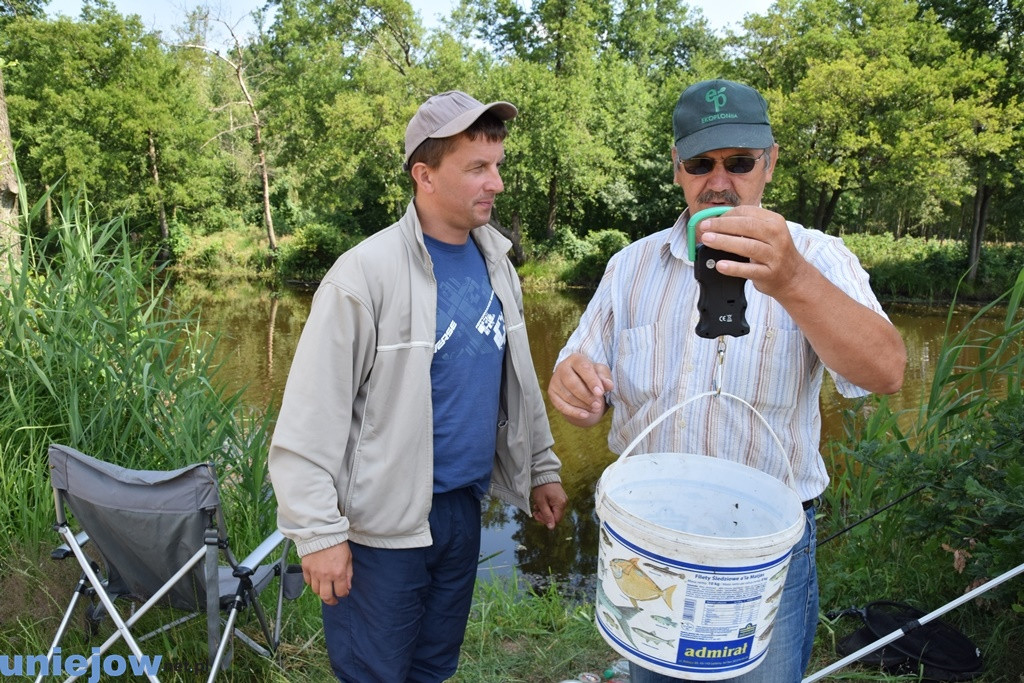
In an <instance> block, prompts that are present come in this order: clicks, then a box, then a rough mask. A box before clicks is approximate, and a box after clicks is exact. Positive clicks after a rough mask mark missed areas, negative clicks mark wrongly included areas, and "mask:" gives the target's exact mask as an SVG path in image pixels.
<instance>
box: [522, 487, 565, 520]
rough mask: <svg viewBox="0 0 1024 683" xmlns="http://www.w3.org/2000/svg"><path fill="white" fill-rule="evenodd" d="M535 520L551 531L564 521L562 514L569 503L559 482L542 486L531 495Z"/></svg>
mask: <svg viewBox="0 0 1024 683" xmlns="http://www.w3.org/2000/svg"><path fill="white" fill-rule="evenodd" d="M530 499H531V503H532V507H531V509H532V510H533V518H534V519H536V520H537V521H538V522H540V523H541V524H543V525H544V526H546V527H547V528H549V529H554V528H555V525H556V524H558V523H559V522H560V521H562V514H563V513H564V512H565V507H566V505H568V503H569V497H568V496H566V495H565V489H563V488H562V485H561V484H559V483H558V482H552V483H550V484H541V485H540V486H538V487H536V488H535V489H533V491H532V492H531V493H530Z"/></svg>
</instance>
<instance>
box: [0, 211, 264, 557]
mask: <svg viewBox="0 0 1024 683" xmlns="http://www.w3.org/2000/svg"><path fill="white" fill-rule="evenodd" d="M33 210H35V211H37V210H38V207H36V208H34V209H33ZM61 215H62V218H61V220H59V221H58V222H57V223H56V224H54V225H53V226H52V228H51V229H50V230H49V231H48V232H47V234H45V235H44V236H42V237H36V236H33V235H31V234H29V235H28V236H27V237H26V238H25V239H24V244H23V246H22V254H21V257H20V260H19V261H17V262H12V263H11V272H12V273H14V276H13V279H12V281H11V283H10V287H9V289H8V290H7V292H6V296H0V321H2V324H3V325H4V328H5V329H4V331H3V334H0V377H2V378H3V379H2V382H3V384H2V385H0V388H2V390H3V393H4V400H3V401H2V402H0V474H2V478H0V481H2V484H0V531H2V532H3V533H2V538H3V539H4V541H3V543H4V545H11V544H17V545H20V546H21V547H22V548H23V549H25V548H34V547H36V546H37V545H38V543H39V542H40V541H41V540H42V539H43V538H44V537H46V538H48V537H49V534H50V525H51V524H52V522H53V506H52V495H51V493H50V489H49V478H48V474H47V468H46V448H47V445H48V444H50V443H53V442H58V443H64V444H67V445H69V446H72V447H75V448H78V449H79V450H81V451H83V452H85V453H89V454H92V455H95V456H97V457H99V458H101V459H103V460H107V461H110V462H115V463H117V464H120V465H124V466H126V467H136V468H146V469H167V468H174V467H180V466H183V465H185V464H190V463H196V462H206V461H213V462H215V463H216V464H217V465H218V469H219V471H220V472H221V473H222V475H223V476H224V477H228V476H230V477H231V481H233V482H243V483H245V482H248V484H247V487H246V488H245V489H244V490H245V491H246V492H248V493H249V495H250V496H251V498H252V500H249V501H240V500H239V501H237V502H238V504H239V505H248V504H249V503H252V504H253V505H254V506H255V507H254V508H253V509H251V510H248V511H247V514H246V515H245V516H244V522H245V524H246V526H247V527H250V529H251V532H252V533H251V535H250V536H249V538H252V539H255V538H256V537H257V535H258V528H262V529H263V530H266V529H268V528H270V527H272V525H273V519H272V510H271V509H269V508H270V507H272V506H268V505H266V504H265V503H266V499H267V490H268V489H267V488H266V484H265V479H264V478H265V466H264V465H263V464H262V463H265V451H266V448H265V446H266V432H265V430H264V427H263V424H264V421H263V419H262V417H263V416H252V415H246V414H245V413H244V412H243V408H242V403H241V394H240V392H239V393H235V394H228V393H226V392H225V391H223V390H222V388H221V386H220V383H219V382H218V380H217V370H218V365H217V364H216V363H215V362H214V360H213V359H214V355H213V354H214V350H215V344H216V340H215V339H214V338H213V337H211V336H210V335H209V334H207V333H206V332H205V331H203V330H201V329H200V328H199V326H198V323H197V318H196V316H194V315H183V316H182V315H172V314H171V313H170V307H169V301H170V293H169V288H168V280H167V279H165V278H164V277H163V276H162V274H161V272H160V270H159V268H157V267H156V264H155V261H154V258H153V256H152V255H151V254H146V253H143V252H140V251H138V250H137V249H136V245H135V244H134V243H133V241H132V239H131V236H130V232H129V230H128V227H127V226H126V225H125V223H124V221H123V220H120V219H117V220H113V221H110V222H107V223H103V224H101V225H94V223H93V221H92V219H91V217H90V215H89V205H88V203H87V202H85V201H84V200H82V199H81V198H74V197H65V198H64V203H63V212H62V213H61ZM32 218H33V215H32V211H29V212H28V214H26V215H25V223H24V224H25V225H29V224H31V223H32V222H33V221H32ZM26 232H28V231H27V230H26ZM4 257H5V258H7V255H5V256H4ZM254 474H255V475H256V476H258V477H260V478H261V481H260V482H259V483H253V482H251V481H250V480H251V479H252V476H253V475H254ZM234 493H236V494H237V493H239V492H237V491H235V492H234ZM236 497H237V496H236ZM257 512H258V514H254V513H257Z"/></svg>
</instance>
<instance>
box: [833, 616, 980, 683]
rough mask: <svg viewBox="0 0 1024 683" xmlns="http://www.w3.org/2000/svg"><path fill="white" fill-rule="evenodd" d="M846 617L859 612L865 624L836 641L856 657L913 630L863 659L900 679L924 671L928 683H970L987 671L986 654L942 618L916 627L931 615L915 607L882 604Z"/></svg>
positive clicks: (839, 648)
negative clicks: (882, 640) (896, 634)
mask: <svg viewBox="0 0 1024 683" xmlns="http://www.w3.org/2000/svg"><path fill="white" fill-rule="evenodd" d="M841 614H857V615H859V616H860V617H861V619H863V621H864V625H863V626H862V627H860V628H859V629H857V630H856V631H854V632H853V633H851V634H850V635H848V636H846V637H845V638H842V639H841V640H840V641H839V642H838V643H836V650H837V651H838V653H839V654H840V655H843V656H846V655H850V654H852V653H854V652H856V651H857V650H859V649H861V648H862V647H864V646H866V645H870V644H871V643H874V642H875V641H877V640H878V639H880V638H884V637H885V636H887V635H889V634H890V633H892V632H893V631H898V630H900V629H901V628H903V627H904V626H906V625H908V624H909V625H911V627H912V628H911V630H909V631H908V632H907V633H906V634H905V635H904V636H902V637H901V638H899V639H898V640H895V641H893V642H891V643H889V644H888V645H886V646H885V647H882V648H880V649H878V650H875V651H874V652H872V653H870V654H868V655H865V656H864V657H861V658H860V659H859V660H858V661H859V662H862V663H864V664H867V665H870V666H876V667H881V668H883V669H885V670H886V671H887V672H889V673H892V674H896V675H899V674H917V673H918V672H922V680H924V681H969V680H972V679H974V678H977V677H978V676H980V675H981V673H982V661H981V651H980V650H979V649H978V648H977V646H975V644H974V643H972V642H971V641H970V640H969V639H968V638H967V636H965V635H964V634H962V633H961V632H960V631H958V630H956V629H955V628H953V627H952V626H950V625H949V624H947V623H945V622H943V621H940V620H939V619H933V620H932V621H929V622H928V623H927V624H924V625H921V626H916V627H913V623H914V622H916V621H917V620H918V619H920V618H921V617H923V616H924V615H925V613H924V612H922V611H920V610H918V609H915V608H914V607H911V606H910V605H906V604H903V603H899V602H891V601H888V600H879V601H877V602H872V603H869V604H868V605H866V606H865V607H864V608H863V609H856V608H854V609H851V610H847V611H845V612H842V613H841Z"/></svg>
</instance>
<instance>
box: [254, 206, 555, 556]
mask: <svg viewBox="0 0 1024 683" xmlns="http://www.w3.org/2000/svg"><path fill="white" fill-rule="evenodd" d="M470 234H471V236H472V238H473V240H475V241H476V243H477V246H478V247H479V248H480V251H481V253H482V254H483V257H484V260H485V261H486V262H487V269H488V272H489V274H490V278H491V287H492V288H493V289H494V292H495V295H496V296H497V297H498V299H499V300H500V301H501V305H502V309H503V312H504V317H505V324H506V327H507V332H508V338H507V345H506V348H505V367H504V372H503V378H502V385H501V401H500V411H499V412H500V414H499V421H498V424H496V425H495V429H496V430H497V433H498V439H497V447H496V451H497V452H496V453H495V458H494V470H493V474H492V476H491V486H490V493H491V495H494V496H497V497H498V498H501V499H502V500H504V501H506V502H508V503H512V504H514V505H516V506H518V507H519V508H521V509H523V510H524V511H526V512H527V513H529V506H530V502H529V501H530V491H531V490H532V489H533V487H536V486H539V485H541V484H547V483H551V482H557V481H560V476H559V471H560V469H561V463H560V462H559V460H558V458H557V457H556V456H555V454H554V452H552V450H551V446H552V445H553V442H554V439H553V438H552V436H551V428H550V426H549V424H548V418H547V412H546V410H545V407H544V400H543V398H542V395H541V390H540V386H539V384H538V381H537V376H536V374H535V372H534V367H533V360H532V357H531V355H530V347H529V342H528V340H527V336H526V324H525V322H524V320H523V304H522V291H521V289H520V286H519V278H518V276H517V274H516V272H515V269H514V268H513V267H512V264H511V263H510V262H509V260H508V258H507V257H506V254H507V252H508V250H509V248H510V247H511V243H510V242H509V241H508V240H507V239H505V237H503V236H502V235H501V234H500V233H499V232H497V231H496V230H494V229H493V228H491V227H490V226H482V227H479V228H476V229H474V230H473V231H472V232H471V233H470ZM436 312H437V283H436V281H435V280H434V275H433V266H432V264H431V260H430V256H429V254H428V253H427V249H426V246H425V245H424V243H423V231H422V228H421V227H420V222H419V218H418V216H417V214H416V208H415V206H414V204H413V203H411V202H410V204H409V207H408V209H407V210H406V212H405V215H404V216H403V217H402V218H401V219H400V220H399V221H398V222H397V223H395V224H394V225H391V226H390V227H388V228H386V229H385V230H382V231H381V232H379V233H376V234H374V235H372V236H370V237H368V238H366V239H365V240H364V241H363V242H361V243H360V244H359V245H358V246H356V247H355V248H353V249H350V250H349V251H347V252H345V253H344V254H342V255H341V256H340V257H339V258H338V260H337V261H336V262H335V264H334V265H333V266H332V267H331V269H330V271H328V273H327V275H326V276H325V277H324V279H323V281H322V282H321V283H320V287H319V288H318V289H317V292H316V294H315V295H314V297H313V304H312V307H311V309H310V313H309V318H308V319H307V321H306V324H305V327H304V328H303V330H302V335H301V337H300V339H299V343H298V347H297V348H296V351H295V357H294V359H293V360H292V366H291V370H290V371H289V374H288V382H287V384H286V386H285V391H284V397H283V400H282V405H281V412H280V415H279V416H278V420H277V425H276V427H275V430H274V436H273V439H272V442H271V446H270V477H271V481H272V483H273V486H274V492H275V494H276V496H277V504H278V526H279V528H280V529H281V532H282V533H283V534H284V535H285V536H287V537H288V538H290V539H292V540H293V541H295V544H296V547H297V550H298V552H299V554H300V555H306V554H308V553H311V552H315V551H317V550H322V549H324V548H328V547H330V546H333V545H337V544H339V543H343V542H345V541H347V540H352V541H354V542H356V543H360V544H363V545H368V546H374V547H379V548H412V547H420V546H427V545H430V543H431V538H430V530H429V526H428V524H427V514H428V512H429V511H430V503H431V497H432V495H433V477H434V474H433V461H434V458H433V429H432V425H433V415H432V409H431V387H430V364H431V360H432V358H433V354H434V341H435V340H434V337H435V334H436V331H435V318H436Z"/></svg>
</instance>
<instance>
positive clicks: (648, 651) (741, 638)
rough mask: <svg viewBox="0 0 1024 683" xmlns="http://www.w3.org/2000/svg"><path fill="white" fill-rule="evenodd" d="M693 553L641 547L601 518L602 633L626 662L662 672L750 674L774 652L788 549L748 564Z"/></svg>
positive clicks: (599, 609) (599, 596) (599, 594)
mask: <svg viewBox="0 0 1024 683" xmlns="http://www.w3.org/2000/svg"><path fill="white" fill-rule="evenodd" d="M662 552H664V551H662ZM690 555H691V556H688V557H686V558H685V559H683V560H681V559H678V558H670V557H666V556H665V555H663V554H660V553H659V552H656V551H655V550H652V549H648V548H643V547H640V546H639V545H638V544H636V543H633V542H631V541H630V540H629V539H627V538H625V537H624V536H623V535H622V534H620V533H617V532H616V530H615V529H614V528H613V527H612V526H611V525H609V524H608V523H607V522H605V521H602V523H601V548H600V553H599V559H598V586H597V609H596V620H597V623H598V626H599V628H600V631H601V633H602V635H603V636H604V638H605V640H606V641H608V643H609V644H610V645H611V646H612V647H613V648H615V649H616V650H617V651H618V652H620V653H621V654H623V655H624V656H626V657H627V658H628V659H631V660H632V661H634V662H636V663H638V664H641V665H642V666H645V667H647V668H650V669H652V670H654V671H657V672H660V673H666V674H672V673H684V672H685V673H698V674H699V673H706V674H711V673H719V672H735V673H736V674H737V675H738V674H740V673H743V672H745V671H746V670H749V669H752V668H753V667H754V666H756V665H757V663H759V662H760V659H761V658H762V657H763V655H764V653H765V651H766V650H767V647H768V641H769V639H770V635H771V630H772V625H773V623H774V618H775V613H776V612H777V610H778V607H779V600H780V598H781V595H782V588H783V584H784V583H785V580H786V570H787V568H788V567H789V550H788V549H787V550H786V551H785V552H784V553H781V554H780V555H777V556H775V557H768V558H759V559H755V560H748V561H747V562H748V563H746V564H742V566H716V565H714V564H711V563H712V562H716V563H717V564H722V561H721V560H717V559H714V558H706V559H703V558H701V557H699V553H697V554H695V553H690ZM741 555H742V553H741ZM740 561H741V562H742V560H740ZM734 564H735V563H734Z"/></svg>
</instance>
